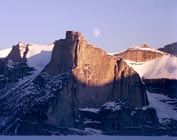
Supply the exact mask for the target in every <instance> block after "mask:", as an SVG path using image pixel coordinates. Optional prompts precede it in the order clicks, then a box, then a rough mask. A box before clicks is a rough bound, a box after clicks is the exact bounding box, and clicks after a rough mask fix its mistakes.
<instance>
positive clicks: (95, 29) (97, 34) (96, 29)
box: [93, 28, 101, 37]
mask: <svg viewBox="0 0 177 140" xmlns="http://www.w3.org/2000/svg"><path fill="white" fill-rule="evenodd" d="M100 34H101V32H100V29H99V28H94V30H93V35H94V36H95V37H98V36H100Z"/></svg>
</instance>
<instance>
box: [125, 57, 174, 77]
mask: <svg viewBox="0 0 177 140" xmlns="http://www.w3.org/2000/svg"><path fill="white" fill-rule="evenodd" d="M126 62H127V64H128V65H129V66H131V67H133V69H134V70H135V71H137V72H138V73H139V75H140V76H141V77H144V78H146V79H160V78H168V79H177V57H175V56H170V55H165V56H163V57H160V58H156V59H155V60H151V61H148V62H134V61H129V60H126Z"/></svg>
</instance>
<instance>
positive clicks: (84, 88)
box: [0, 31, 177, 135]
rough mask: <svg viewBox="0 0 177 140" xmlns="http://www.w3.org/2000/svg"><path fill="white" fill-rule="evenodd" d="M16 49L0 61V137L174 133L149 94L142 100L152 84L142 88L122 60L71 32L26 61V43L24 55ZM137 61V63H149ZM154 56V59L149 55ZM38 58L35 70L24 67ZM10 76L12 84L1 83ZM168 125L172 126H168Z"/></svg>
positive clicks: (132, 70) (32, 67) (31, 66)
mask: <svg viewBox="0 0 177 140" xmlns="http://www.w3.org/2000/svg"><path fill="white" fill-rule="evenodd" d="M20 46H21V45H20V44H17V45H16V46H15V47H14V49H17V51H16V50H15V51H14V50H13V49H12V51H11V53H10V55H8V57H7V58H4V59H2V61H4V63H3V64H1V63H0V67H2V69H3V68H4V67H7V68H8V69H7V70H5V71H2V72H1V73H0V74H1V75H2V77H0V85H1V84H2V86H1V87H3V88H2V89H0V91H1V96H0V106H1V109H0V113H1V116H0V117H1V123H0V130H1V134H2V135H3V134H4V135H41V134H42V135H53V134H54V135H63V134H66V135H68V134H70V135H71V134H79V135H87V134H88V133H87V131H86V130H87V128H90V129H97V130H99V131H100V132H101V133H102V134H109V135H112V134H115V135H119V134H127V135H163V134H165V135H166V134H168V135H177V134H176V133H175V132H176V130H177V127H176V125H174V124H175V122H176V121H175V120H171V121H169V122H165V121H161V122H159V118H158V116H157V114H156V106H151V104H152V105H153V103H152V102H151V101H149V99H152V100H153V99H154V98H153V97H154V96H149V95H151V94H148V96H147V90H148V91H149V89H150V88H152V86H151V87H149V89H147V85H146V83H144V81H142V79H141V77H140V76H139V74H138V73H137V72H136V71H135V70H134V69H133V68H132V67H130V66H129V64H128V63H127V61H126V60H125V58H123V57H124V56H123V57H122V58H121V57H120V56H119V57H115V56H112V55H109V54H107V53H106V52H105V51H103V50H102V49H99V48H96V47H94V46H93V45H91V44H89V43H88V42H87V40H86V39H84V37H83V36H82V35H81V33H79V32H74V31H67V32H66V36H65V39H60V40H57V41H55V42H54V45H53V46H50V45H49V48H48V47H46V48H47V49H46V50H43V51H42V49H41V48H43V47H41V48H40V47H39V48H40V49H39V50H38V51H37V52H38V53H35V55H33V56H32V57H27V55H28V53H29V51H30V45H27V46H28V47H29V48H28V49H29V50H28V51H26V50H22V52H23V56H25V57H22V55H21V54H20V52H19V51H20V48H18V47H20ZM36 46H38V45H36ZM23 48H25V47H23ZM26 48H27V47H26ZM32 48H35V45H34V47H32ZM51 49H53V50H52V52H50V50H51ZM136 49H137V47H136ZM144 49H146V50H142V51H143V52H144V51H147V50H149V47H147V46H145V47H144ZM133 50H135V49H133ZM41 51H42V52H41ZM136 51H137V50H136ZM16 52H17V53H16ZM157 52H158V51H157ZM25 53H26V54H25ZM13 54H14V56H15V57H16V58H15V59H14V58H13ZM33 54H34V53H33ZM159 54H160V53H159V52H158V55H157V57H160V55H159ZM163 54H164V53H163ZM136 55H137V54H136ZM161 55H162V54H161ZM46 56H47V59H46V61H44V57H46ZM141 57H142V58H140V57H139V58H138V61H139V60H140V59H142V60H144V61H148V60H149V59H148V58H147V59H146V58H143V55H141ZM154 58H156V55H154V54H153V55H152V57H151V56H150V59H154ZM11 59H12V60H11ZM30 59H31V60H30ZM40 59H42V61H43V64H42V65H41V67H40V69H38V68H37V67H36V66H35V65H29V64H30V63H32V62H34V61H36V62H37V60H38V62H40V61H39V60H40ZM133 59H134V58H133ZM11 61H12V62H11ZM28 61H31V62H30V63H29V62H28ZM7 62H11V63H12V65H10V64H9V65H7V64H8V63H7ZM16 64H18V65H16ZM17 66H18V67H17ZM34 66H35V67H34ZM9 68H10V69H9ZM22 71H23V74H22ZM9 72H10V73H9ZM7 73H9V74H10V75H8V74H7ZM19 73H20V74H21V75H20V76H19V75H18V74H19ZM14 74H17V76H14ZM11 76H12V77H13V79H14V81H13V80H12V82H11V81H9V80H6V79H10V78H11ZM4 81H6V82H4ZM5 83H6V84H5ZM12 87H13V88H12ZM151 91H153V90H151ZM163 98H164V99H165V97H163ZM159 99H160V98H159ZM174 102H175V99H174ZM167 104H168V103H167ZM157 109H158V108H157ZM93 110H94V111H93ZM95 110H96V111H95ZM157 111H158V110H157ZM164 119H165V118H164ZM166 119H168V118H166ZM14 120H15V121H14ZM171 122H172V123H173V125H174V126H173V127H168V125H172V123H171ZM165 123H167V124H165ZM168 123H169V124H168ZM162 126H163V127H162ZM164 127H165V128H164ZM73 128H74V129H73ZM137 130H138V131H137Z"/></svg>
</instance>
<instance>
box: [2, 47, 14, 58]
mask: <svg viewBox="0 0 177 140" xmlns="http://www.w3.org/2000/svg"><path fill="white" fill-rule="evenodd" d="M11 50H12V48H7V49H2V50H0V58H4V57H7V56H8V54H9V53H10V51H11Z"/></svg>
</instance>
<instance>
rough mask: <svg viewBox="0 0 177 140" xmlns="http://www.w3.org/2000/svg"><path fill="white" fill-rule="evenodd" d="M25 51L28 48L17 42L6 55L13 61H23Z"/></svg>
mask: <svg viewBox="0 0 177 140" xmlns="http://www.w3.org/2000/svg"><path fill="white" fill-rule="evenodd" d="M27 51H28V48H27V47H26V46H25V45H24V44H22V43H20V42H19V43H18V44H17V45H15V46H13V47H12V50H11V52H10V53H9V55H8V56H7V59H9V60H12V61H15V62H21V61H25V60H26V58H25V54H26V53H27Z"/></svg>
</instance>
